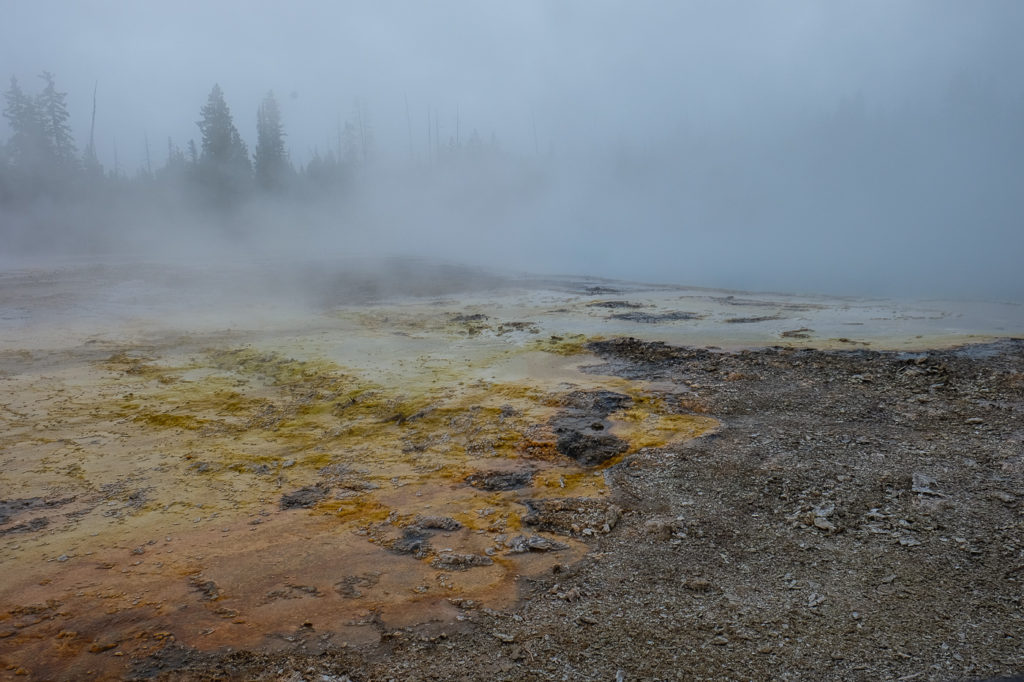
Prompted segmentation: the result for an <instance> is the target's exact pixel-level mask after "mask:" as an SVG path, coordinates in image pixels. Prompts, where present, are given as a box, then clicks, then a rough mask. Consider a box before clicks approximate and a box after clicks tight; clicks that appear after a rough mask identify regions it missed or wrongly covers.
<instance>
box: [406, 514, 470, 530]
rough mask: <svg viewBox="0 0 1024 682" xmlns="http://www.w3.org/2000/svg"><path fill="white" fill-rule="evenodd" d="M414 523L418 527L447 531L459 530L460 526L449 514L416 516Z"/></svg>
mask: <svg viewBox="0 0 1024 682" xmlns="http://www.w3.org/2000/svg"><path fill="white" fill-rule="evenodd" d="M415 525H417V526H419V527H420V528H429V529H432V530H447V531H453V530H459V529H460V528H462V524H461V523H459V522H458V521H456V520H455V519H453V518H451V517H450V516H417V517H416V524H415Z"/></svg>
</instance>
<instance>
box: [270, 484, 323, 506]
mask: <svg viewBox="0 0 1024 682" xmlns="http://www.w3.org/2000/svg"><path fill="white" fill-rule="evenodd" d="M328 492H330V490H329V489H328V488H321V487H319V486H315V485H309V486H306V487H305V488H299V489H298V490H296V491H294V492H290V493H285V494H284V495H282V496H281V509H296V508H301V509H308V508H309V507H312V506H313V505H315V504H316V503H317V502H319V501H320V500H322V499H324V498H325V497H327V493H328Z"/></svg>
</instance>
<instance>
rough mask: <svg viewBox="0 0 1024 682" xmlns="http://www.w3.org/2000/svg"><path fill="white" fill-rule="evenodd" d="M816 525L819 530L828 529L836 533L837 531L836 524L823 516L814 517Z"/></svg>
mask: <svg viewBox="0 0 1024 682" xmlns="http://www.w3.org/2000/svg"><path fill="white" fill-rule="evenodd" d="M814 527H815V528H817V529H819V530H824V531H827V532H829V533H834V532H835V531H836V526H835V524H834V523H832V522H831V521H829V520H828V519H826V518H825V517H823V516H815V517H814Z"/></svg>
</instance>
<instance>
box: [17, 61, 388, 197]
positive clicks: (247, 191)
mask: <svg viewBox="0 0 1024 682" xmlns="http://www.w3.org/2000/svg"><path fill="white" fill-rule="evenodd" d="M39 78H40V80H41V81H42V88H41V89H40V90H39V91H38V92H36V93H34V94H33V93H29V92H28V91H27V90H26V88H24V87H23V86H22V84H21V83H20V82H19V81H18V79H17V77H14V76H12V77H11V80H10V84H9V86H8V88H7V90H6V91H5V92H4V102H5V104H4V110H3V116H4V118H5V119H7V122H8V125H9V127H10V130H11V133H12V134H11V136H10V138H9V139H8V140H7V141H6V142H5V143H2V144H0V203H2V204H6V205H17V204H20V203H26V202H31V201H34V200H36V199H38V198H40V197H49V198H55V199H60V198H62V197H66V196H74V195H75V194H76V193H81V192H89V191H93V190H95V189H96V188H97V186H99V185H107V186H109V185H111V184H112V183H123V182H125V181H126V180H127V181H130V182H140V183H141V182H151V183H161V184H166V185H169V186H173V187H175V188H178V189H180V188H185V189H188V190H191V191H192V193H193V194H195V195H196V197H197V198H199V199H202V200H206V201H210V202H214V203H220V204H225V205H230V204H232V203H233V202H236V201H239V200H241V199H242V198H244V197H246V196H250V195H252V194H253V193H274V194H282V193H288V192H295V191H302V189H303V188H304V187H306V186H314V187H322V186H324V185H338V184H343V183H344V182H345V181H346V179H347V178H348V177H349V176H350V175H351V172H352V171H353V169H354V167H355V166H356V165H358V164H359V163H363V162H365V161H366V160H367V159H368V158H369V155H370V147H371V142H372V135H371V132H370V129H369V123H368V121H367V120H366V112H365V110H364V109H363V108H362V107H359V106H357V109H356V111H357V115H356V122H354V123H353V122H346V123H345V125H344V129H340V130H339V139H338V144H337V146H336V149H331V150H327V151H326V153H324V154H320V152H319V151H316V152H315V153H314V155H313V158H312V159H311V160H310V161H309V162H308V163H306V164H305V165H304V166H301V167H299V168H296V167H295V166H294V165H293V164H292V161H291V159H290V157H289V153H288V149H287V147H286V145H285V137H286V133H285V127H284V122H283V120H282V117H281V108H280V106H279V104H278V101H277V99H276V97H275V95H274V93H273V91H271V92H268V93H267V95H266V96H265V97H264V98H263V100H262V101H261V102H260V104H259V107H258V109H257V111H256V144H255V147H254V148H253V149H252V151H251V152H250V150H249V148H248V145H246V143H245V141H244V140H243V139H242V136H241V134H240V133H239V131H238V128H237V127H236V125H235V121H234V117H233V116H232V113H231V110H230V108H229V107H228V104H227V101H226V100H225V98H224V92H223V90H222V89H221V87H220V85H216V84H215V85H214V86H213V88H212V89H211V90H210V94H209V96H208V97H207V100H206V103H205V104H204V105H203V106H202V108H201V109H200V111H199V120H198V121H197V125H198V128H199V133H200V135H199V144H198V145H197V144H196V142H195V140H194V139H193V140H189V142H188V144H187V145H186V147H185V149H182V148H181V147H179V146H178V145H177V144H175V142H174V141H173V140H171V139H168V140H167V151H166V161H165V163H164V164H163V165H162V166H161V167H159V168H157V169H156V170H154V169H153V164H152V160H151V157H150V150H149V141H148V139H147V141H146V164H145V166H144V167H142V168H141V169H140V170H139V171H138V173H137V174H136V176H135V177H134V178H127V177H125V176H124V175H123V174H122V171H121V169H120V167H119V166H118V164H117V160H116V149H115V165H114V168H113V169H111V170H105V169H104V168H103V165H102V164H101V163H100V161H99V159H98V158H97V155H96V146H95V139H94V131H95V123H96V99H95V91H94V93H93V111H92V120H91V122H90V128H89V139H88V143H87V144H86V146H85V149H84V150H82V151H81V152H79V150H78V148H77V145H76V144H75V141H74V138H73V136H72V133H71V125H70V120H71V119H70V113H69V111H68V107H67V93H66V92H61V91H59V90H58V89H57V86H56V83H55V79H54V76H53V74H51V73H49V72H47V71H44V72H43V73H42V74H41V75H40V76H39Z"/></svg>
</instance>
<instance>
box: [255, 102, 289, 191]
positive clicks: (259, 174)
mask: <svg viewBox="0 0 1024 682" xmlns="http://www.w3.org/2000/svg"><path fill="white" fill-rule="evenodd" d="M284 135H285V133H284V125H283V124H282V123H281V109H280V107H278V105H277V99H276V98H275V97H274V93H273V91H271V92H269V93H267V96H266V97H264V98H263V101H262V102H261V103H260V106H259V109H258V110H257V112H256V152H255V154H254V157H255V159H254V160H255V167H256V181H257V182H258V183H259V185H260V187H262V188H263V189H266V190H273V189H279V188H280V187H281V186H282V185H283V183H284V180H285V176H286V174H287V170H288V153H287V152H286V151H285V148H284Z"/></svg>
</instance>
